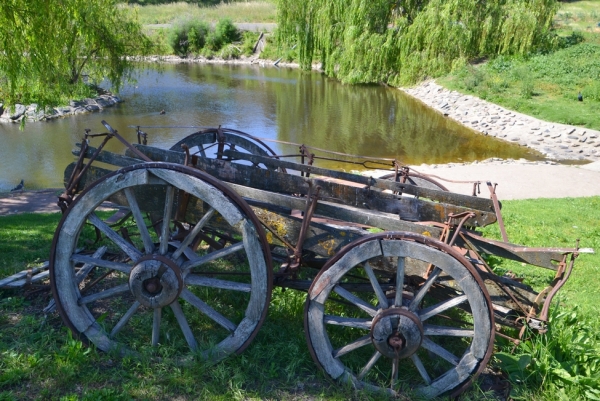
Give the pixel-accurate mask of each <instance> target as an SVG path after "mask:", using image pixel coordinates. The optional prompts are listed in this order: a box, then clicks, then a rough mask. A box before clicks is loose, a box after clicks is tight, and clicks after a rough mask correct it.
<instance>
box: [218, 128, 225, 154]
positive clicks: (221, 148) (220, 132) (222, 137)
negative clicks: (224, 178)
mask: <svg viewBox="0 0 600 401" xmlns="http://www.w3.org/2000/svg"><path fill="white" fill-rule="evenodd" d="M217 142H218V146H217V159H222V158H223V151H224V150H225V134H223V129H222V128H221V126H220V125H219V128H217Z"/></svg>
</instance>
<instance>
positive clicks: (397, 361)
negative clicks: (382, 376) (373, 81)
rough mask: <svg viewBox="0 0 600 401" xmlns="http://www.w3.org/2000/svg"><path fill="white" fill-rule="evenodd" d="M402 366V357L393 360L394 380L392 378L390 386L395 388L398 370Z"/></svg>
mask: <svg viewBox="0 0 600 401" xmlns="http://www.w3.org/2000/svg"><path fill="white" fill-rule="evenodd" d="M399 368H400V358H394V359H393V360H392V380H390V388H391V389H392V390H393V389H394V387H395V386H396V382H397V381H398V370H399Z"/></svg>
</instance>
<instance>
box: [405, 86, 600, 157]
mask: <svg viewBox="0 0 600 401" xmlns="http://www.w3.org/2000/svg"><path fill="white" fill-rule="evenodd" d="M402 90H403V91H404V92H405V93H407V94H409V95H411V96H412V97H415V98H416V99H418V100H420V101H421V102H423V103H425V104H426V105H428V106H429V107H431V108H433V109H434V110H436V111H438V112H440V113H442V114H443V115H444V116H447V117H449V118H452V119H453V120H456V121H458V122H459V123H461V124H463V125H465V126H467V127H469V128H472V129H473V130H475V131H477V132H479V133H481V134H484V135H490V136H493V137H496V138H499V139H503V140H505V141H509V142H513V143H517V144H519V145H521V146H527V147H529V148H531V149H534V150H537V151H538V152H540V153H542V154H544V155H545V156H546V157H547V158H549V159H553V160H590V161H600V131H595V130H591V129H587V128H581V127H575V126H570V125H564V124H558V123H551V122H547V121H542V120H538V119H536V118H534V117H530V116H527V115H524V114H520V113H517V112H514V111H512V110H508V109H505V108H502V107H500V106H498V105H495V104H493V103H489V102H486V101H485V100H481V99H479V98H477V97H474V96H470V95H463V94H461V93H458V92H455V91H450V90H448V89H446V88H444V87H442V86H440V85H438V84H436V83H435V82H434V81H425V82H422V83H421V84H419V85H418V86H416V87H414V88H402Z"/></svg>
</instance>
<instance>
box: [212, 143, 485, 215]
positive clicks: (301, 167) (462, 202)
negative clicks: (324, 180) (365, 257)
mask: <svg viewBox="0 0 600 401" xmlns="http://www.w3.org/2000/svg"><path fill="white" fill-rule="evenodd" d="M223 153H224V154H225V155H228V156H231V157H233V158H238V159H243V160H248V161H251V162H253V163H263V164H267V163H269V164H270V165H271V166H273V167H282V168H285V169H286V170H296V171H301V172H304V173H308V172H310V173H311V174H316V175H321V176H325V177H332V178H337V179H341V180H345V181H350V182H354V183H357V184H362V185H364V186H371V187H375V188H380V189H387V190H390V191H393V192H402V193H405V194H410V195H414V196H418V197H424V198H428V199H431V200H435V201H438V202H442V203H450V204H455V205H459V206H463V207H467V208H473V209H476V210H482V211H488V212H492V211H494V204H493V202H492V200H491V199H486V198H478V197H476V196H469V195H463V194H457V193H453V192H448V191H440V190H434V189H429V188H424V187H421V186H416V185H411V184H402V183H399V182H395V181H391V180H385V179H375V178H372V177H367V176H363V175H359V174H353V173H347V172H344V171H337V170H330V169H326V168H321V167H316V166H308V165H306V164H301V163H296V162H291V161H286V160H276V159H273V158H270V157H264V156H259V155H253V154H247V153H241V152H237V151H232V150H227V151H225V152H223Z"/></svg>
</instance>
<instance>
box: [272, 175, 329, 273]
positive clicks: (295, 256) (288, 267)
mask: <svg viewBox="0 0 600 401" xmlns="http://www.w3.org/2000/svg"><path fill="white" fill-rule="evenodd" d="M307 183H308V194H307V196H306V208H305V209H304V216H303V218H302V226H301V227H300V233H299V234H298V240H297V242H296V247H295V248H294V251H293V253H292V254H291V255H290V256H289V260H288V262H286V263H284V264H283V265H281V271H286V272H288V273H292V274H294V273H296V272H297V271H298V268H299V267H300V264H301V261H302V247H303V246H304V240H305V239H306V235H307V234H308V227H309V226H310V222H311V221H312V218H313V216H314V213H315V209H316V208H317V202H318V199H319V191H320V190H321V187H320V186H318V185H317V186H316V187H313V184H312V182H311V181H307Z"/></svg>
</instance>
